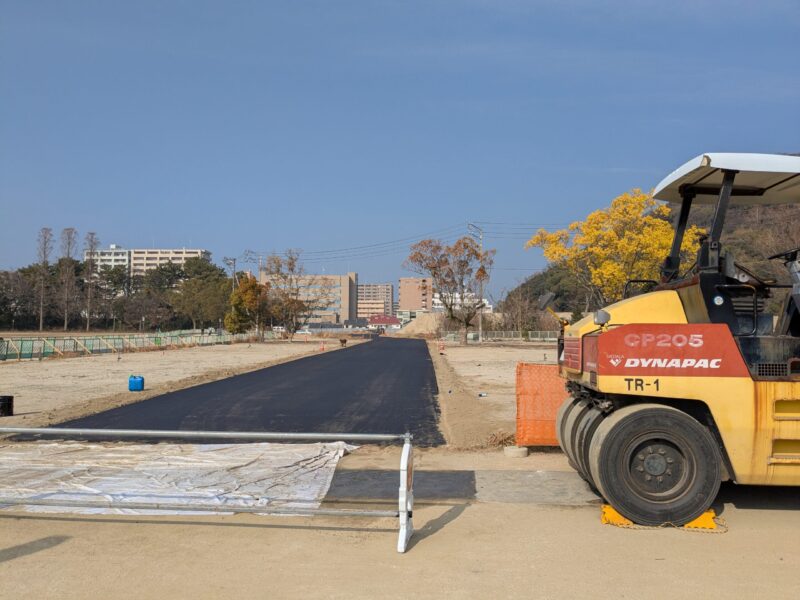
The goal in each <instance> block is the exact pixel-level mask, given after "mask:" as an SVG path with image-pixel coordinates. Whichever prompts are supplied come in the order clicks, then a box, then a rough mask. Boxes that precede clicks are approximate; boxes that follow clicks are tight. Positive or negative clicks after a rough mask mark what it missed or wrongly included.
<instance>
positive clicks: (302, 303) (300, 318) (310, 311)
mask: <svg viewBox="0 0 800 600" xmlns="http://www.w3.org/2000/svg"><path fill="white" fill-rule="evenodd" d="M264 273H265V274H266V277H267V283H268V285H269V299H270V309H271V313H272V314H273V315H274V317H275V319H276V320H277V321H278V323H279V324H280V325H282V326H283V327H284V328H285V330H286V333H287V334H288V336H289V339H290V340H291V339H292V338H293V337H294V334H295V333H296V332H297V330H298V329H300V328H301V327H303V326H304V325H306V324H308V322H309V321H310V320H311V319H312V318H314V317H315V315H316V316H320V315H319V312H320V311H323V310H326V309H327V308H329V307H330V306H331V304H332V303H333V301H334V298H333V284H332V282H331V280H330V279H328V278H326V277H325V276H324V275H323V276H320V275H309V274H307V273H306V271H305V268H304V267H303V264H302V262H301V261H300V252H299V251H298V250H287V251H286V252H285V253H284V254H283V255H282V256H280V255H277V254H273V255H271V256H268V257H267V260H266V264H265V266H264Z"/></svg>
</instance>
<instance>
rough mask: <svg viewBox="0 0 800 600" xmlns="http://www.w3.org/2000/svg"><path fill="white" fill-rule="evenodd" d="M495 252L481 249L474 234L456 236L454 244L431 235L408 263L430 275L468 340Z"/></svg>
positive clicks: (414, 248)
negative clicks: (472, 235)
mask: <svg viewBox="0 0 800 600" xmlns="http://www.w3.org/2000/svg"><path fill="white" fill-rule="evenodd" d="M494 254H495V251H494V250H483V249H481V247H480V245H479V244H478V242H476V241H475V240H474V239H472V237H470V236H464V237H462V238H461V239H458V240H456V241H455V242H454V243H453V245H452V246H445V245H444V244H443V243H442V242H441V241H440V240H432V239H429V240H422V241H421V242H418V243H416V244H414V245H413V246H411V254H409V256H408V258H407V259H406V262H405V264H404V267H405V268H407V269H409V270H411V271H415V272H417V273H420V274H424V275H428V276H430V278H431V279H432V280H433V288H434V292H436V293H438V294H439V299H440V300H441V302H442V305H443V306H444V311H445V314H446V315H447V318H448V319H450V320H452V321H456V322H458V323H460V324H461V326H462V327H463V328H464V330H463V338H462V343H464V344H466V343H467V331H468V330H469V328H470V327H471V326H472V321H473V320H474V319H475V317H476V316H477V315H478V312H479V311H480V310H481V309H482V308H483V306H484V302H483V298H481V296H480V291H481V290H482V289H483V286H484V285H485V284H486V282H487V281H488V280H489V269H490V268H491V266H492V264H493V263H494Z"/></svg>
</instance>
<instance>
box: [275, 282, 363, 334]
mask: <svg viewBox="0 0 800 600" xmlns="http://www.w3.org/2000/svg"><path fill="white" fill-rule="evenodd" d="M259 281H260V283H269V281H270V277H269V275H268V274H267V273H266V272H265V271H263V270H262V271H261V273H260V276H259ZM297 285H298V287H299V288H300V299H301V300H304V301H306V302H311V303H314V304H318V306H317V307H316V308H315V309H314V312H313V314H312V315H311V318H310V319H309V323H339V324H342V325H343V324H344V323H345V321H355V320H356V318H357V317H358V274H357V273H347V274H345V275H303V276H302V277H300V278H299V279H298V282H297Z"/></svg>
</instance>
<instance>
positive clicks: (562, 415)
mask: <svg viewBox="0 0 800 600" xmlns="http://www.w3.org/2000/svg"><path fill="white" fill-rule="evenodd" d="M577 402H578V401H577V400H576V399H575V398H572V397H569V398H567V399H566V400H564V402H563V403H562V404H561V407H560V408H559V409H558V412H557V413H556V439H557V440H558V445H559V446H560V447H561V451H562V452H563V453H564V454H565V455H566V457H567V462H569V466H570V467H572V468H573V469H577V468H578V465H576V464H575V463H574V462H572V459H571V458H570V457H569V454H567V449H566V445H565V443H564V423H565V421H566V418H567V417H568V416H569V414H570V412H572V410H573V409H574V408H575V405H576V404H577Z"/></svg>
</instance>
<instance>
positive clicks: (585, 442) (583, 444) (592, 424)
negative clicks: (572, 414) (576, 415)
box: [575, 406, 603, 491]
mask: <svg viewBox="0 0 800 600" xmlns="http://www.w3.org/2000/svg"><path fill="white" fill-rule="evenodd" d="M602 422H603V413H602V412H600V409H598V408H595V407H594V406H593V407H591V408H590V409H589V410H588V411H586V412H585V413H584V415H583V417H581V420H580V421H578V427H577V430H576V436H575V457H576V458H577V461H576V462H577V463H578V472H579V473H580V474H581V477H583V478H584V479H585V480H586V482H587V483H588V484H589V485H591V486H592V487H593V488H595V491H596V490H597V486H596V485H595V483H594V478H593V477H592V471H591V469H590V468H589V446H590V444H591V443H592V438H593V437H594V433H595V431H597V428H598V427H599V426H600V423H602Z"/></svg>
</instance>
